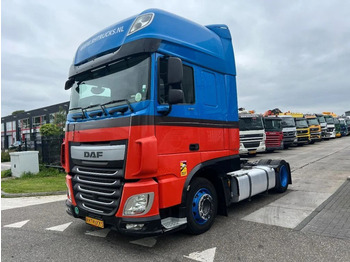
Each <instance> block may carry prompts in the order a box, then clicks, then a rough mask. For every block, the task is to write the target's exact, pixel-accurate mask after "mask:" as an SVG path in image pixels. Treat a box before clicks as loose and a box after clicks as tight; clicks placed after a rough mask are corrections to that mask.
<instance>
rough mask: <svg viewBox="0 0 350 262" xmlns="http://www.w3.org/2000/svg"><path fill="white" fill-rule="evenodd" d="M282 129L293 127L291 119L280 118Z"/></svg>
mask: <svg viewBox="0 0 350 262" xmlns="http://www.w3.org/2000/svg"><path fill="white" fill-rule="evenodd" d="M281 119H282V126H283V127H295V122H294V118H293V117H282V118H281Z"/></svg>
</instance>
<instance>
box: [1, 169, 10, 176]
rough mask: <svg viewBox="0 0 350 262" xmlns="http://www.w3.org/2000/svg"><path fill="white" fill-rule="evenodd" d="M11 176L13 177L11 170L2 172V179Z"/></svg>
mask: <svg viewBox="0 0 350 262" xmlns="http://www.w3.org/2000/svg"><path fill="white" fill-rule="evenodd" d="M11 176H12V173H11V169H8V170H4V171H1V178H5V177H11Z"/></svg>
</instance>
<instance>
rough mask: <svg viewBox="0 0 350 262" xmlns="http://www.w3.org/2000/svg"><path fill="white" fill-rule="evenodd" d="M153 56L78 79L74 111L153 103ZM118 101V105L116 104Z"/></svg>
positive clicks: (72, 103)
mask: <svg viewBox="0 0 350 262" xmlns="http://www.w3.org/2000/svg"><path fill="white" fill-rule="evenodd" d="M149 78H150V58H149V56H145V55H143V56H137V57H129V58H125V59H122V60H119V61H116V62H113V63H111V64H109V65H107V66H103V67H101V68H98V69H95V70H92V71H89V72H87V73H83V74H81V75H79V76H77V77H76V78H75V84H74V85H73V87H72V91H71V99H70V109H71V110H74V109H84V108H95V109H96V107H100V106H101V104H102V105H103V104H106V103H109V106H113V104H114V106H115V105H116V103H119V104H128V103H134V102H140V101H143V100H146V99H149V83H150V80H149ZM113 101H115V102H113Z"/></svg>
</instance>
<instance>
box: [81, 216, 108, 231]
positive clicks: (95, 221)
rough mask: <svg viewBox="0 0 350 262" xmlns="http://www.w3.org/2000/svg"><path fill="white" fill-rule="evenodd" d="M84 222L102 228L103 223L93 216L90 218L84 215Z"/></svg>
mask: <svg viewBox="0 0 350 262" xmlns="http://www.w3.org/2000/svg"><path fill="white" fill-rule="evenodd" d="M85 222H86V224H89V225H92V226H95V227H100V228H104V227H105V224H104V222H103V221H102V220H99V219H95V218H91V217H85Z"/></svg>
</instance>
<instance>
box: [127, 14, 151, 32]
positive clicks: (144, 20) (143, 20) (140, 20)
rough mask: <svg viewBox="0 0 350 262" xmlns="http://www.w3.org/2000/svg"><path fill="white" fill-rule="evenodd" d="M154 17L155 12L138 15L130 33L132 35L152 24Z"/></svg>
mask: <svg viewBox="0 0 350 262" xmlns="http://www.w3.org/2000/svg"><path fill="white" fill-rule="evenodd" d="M153 18H154V13H147V14H143V15H140V16H138V17H136V19H135V21H134V23H133V24H132V26H131V27H130V30H129V32H128V35H131V34H133V33H135V32H137V31H139V30H141V29H143V28H145V27H146V26H148V25H149V24H151V23H152V21H153Z"/></svg>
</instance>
